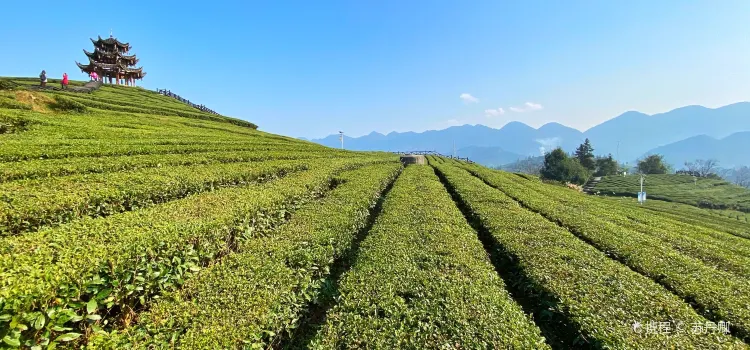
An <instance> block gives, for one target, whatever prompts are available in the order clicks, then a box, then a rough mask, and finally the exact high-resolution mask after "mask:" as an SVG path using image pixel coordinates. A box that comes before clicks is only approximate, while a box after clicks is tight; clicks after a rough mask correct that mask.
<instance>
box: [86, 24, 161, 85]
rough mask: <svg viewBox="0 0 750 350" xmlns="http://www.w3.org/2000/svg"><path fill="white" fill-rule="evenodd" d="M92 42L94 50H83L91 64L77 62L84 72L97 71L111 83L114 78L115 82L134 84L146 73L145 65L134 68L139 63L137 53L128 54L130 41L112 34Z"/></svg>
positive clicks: (101, 77)
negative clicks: (124, 40) (116, 37)
mask: <svg viewBox="0 0 750 350" xmlns="http://www.w3.org/2000/svg"><path fill="white" fill-rule="evenodd" d="M91 42H92V43H93V44H94V52H88V51H86V50H83V52H84V53H85V54H86V56H88V58H89V64H80V63H78V62H76V64H77V65H78V68H81V71H82V72H85V73H88V74H91V73H94V72H95V73H96V74H97V75H98V76H99V80H100V81H102V82H106V81H105V80H104V79H105V78H108V79H109V81H108V82H109V83H110V84H112V81H113V80H114V83H115V84H118V85H120V84H122V85H132V86H135V81H136V80H137V79H143V77H144V76H145V75H146V73H145V72H143V67H138V68H134V66H135V65H136V63H138V59H137V58H136V57H135V55H131V56H128V55H127V53H128V52H129V51H130V49H131V48H132V47H131V46H130V44H129V43H122V42H120V41H119V40H117V39H115V38H114V37H112V35H110V36H109V38H108V39H102V37H98V39H97V40H94V39H91Z"/></svg>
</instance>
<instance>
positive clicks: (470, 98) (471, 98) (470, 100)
mask: <svg viewBox="0 0 750 350" xmlns="http://www.w3.org/2000/svg"><path fill="white" fill-rule="evenodd" d="M458 97H459V98H460V99H462V100H463V101H464V103H477V102H479V99H478V98H476V97H474V96H471V94H469V93H466V92H464V93H463V94H461V96H458Z"/></svg>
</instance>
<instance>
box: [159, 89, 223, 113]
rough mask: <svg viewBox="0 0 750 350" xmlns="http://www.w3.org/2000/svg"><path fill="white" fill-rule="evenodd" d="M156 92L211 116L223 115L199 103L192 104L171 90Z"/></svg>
mask: <svg viewBox="0 0 750 350" xmlns="http://www.w3.org/2000/svg"><path fill="white" fill-rule="evenodd" d="M156 92H158V93H159V94H162V95H164V96H167V97H171V98H173V99H175V100H177V101H180V102H182V103H185V104H187V105H189V106H190V107H193V108H195V109H198V110H200V111H203V112H206V113H211V114H216V115H221V114H219V113H217V112H216V111H214V110H213V109H210V108H208V107H206V106H204V105H199V104H197V103H193V102H190V100H188V99H186V98H183V97H182V96H180V95H178V94H175V93H174V92H172V91H170V90H165V89H156Z"/></svg>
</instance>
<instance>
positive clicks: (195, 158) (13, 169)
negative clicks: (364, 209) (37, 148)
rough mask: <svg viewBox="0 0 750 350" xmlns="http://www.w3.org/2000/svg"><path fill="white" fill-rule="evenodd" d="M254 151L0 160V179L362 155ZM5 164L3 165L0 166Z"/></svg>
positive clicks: (357, 155)
mask: <svg viewBox="0 0 750 350" xmlns="http://www.w3.org/2000/svg"><path fill="white" fill-rule="evenodd" d="M279 148H281V149H275V150H266V149H260V150H255V151H243V150H238V151H232V150H223V151H210V152H195V153H188V154H180V153H178V154H170V153H167V154H142V155H133V156H112V157H99V158H97V161H96V162H92V161H91V159H90V158H86V157H76V158H63V159H32V160H27V161H18V162H13V166H10V163H0V182H7V181H13V180H20V179H35V178H45V177H57V176H66V175H76V174H95V173H112V172H118V171H133V170H143V169H148V168H160V167H167V166H188V165H219V164H228V163H246V162H261V161H268V160H294V159H315V158H338V157H344V156H347V157H361V156H363V155H362V154H358V153H352V152H348V151H343V152H342V151H338V150H330V151H308V150H307V148H302V149H293V148H291V149H288V150H284V149H283V148H282V147H281V146H280V147H279ZM3 165H7V166H3ZM1 186H2V185H0V187H1Z"/></svg>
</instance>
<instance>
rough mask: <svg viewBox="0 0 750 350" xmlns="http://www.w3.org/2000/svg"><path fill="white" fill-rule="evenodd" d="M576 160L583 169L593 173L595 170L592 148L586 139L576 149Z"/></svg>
mask: <svg viewBox="0 0 750 350" xmlns="http://www.w3.org/2000/svg"><path fill="white" fill-rule="evenodd" d="M576 158H578V162H579V163H581V165H583V167H584V168H586V169H588V170H590V171H594V170H595V169H596V160H595V159H594V147H592V146H591V142H590V141H589V139H588V138H587V139H586V140H585V141H584V142H583V143H582V144H581V145H580V146H578V148H576Z"/></svg>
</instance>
